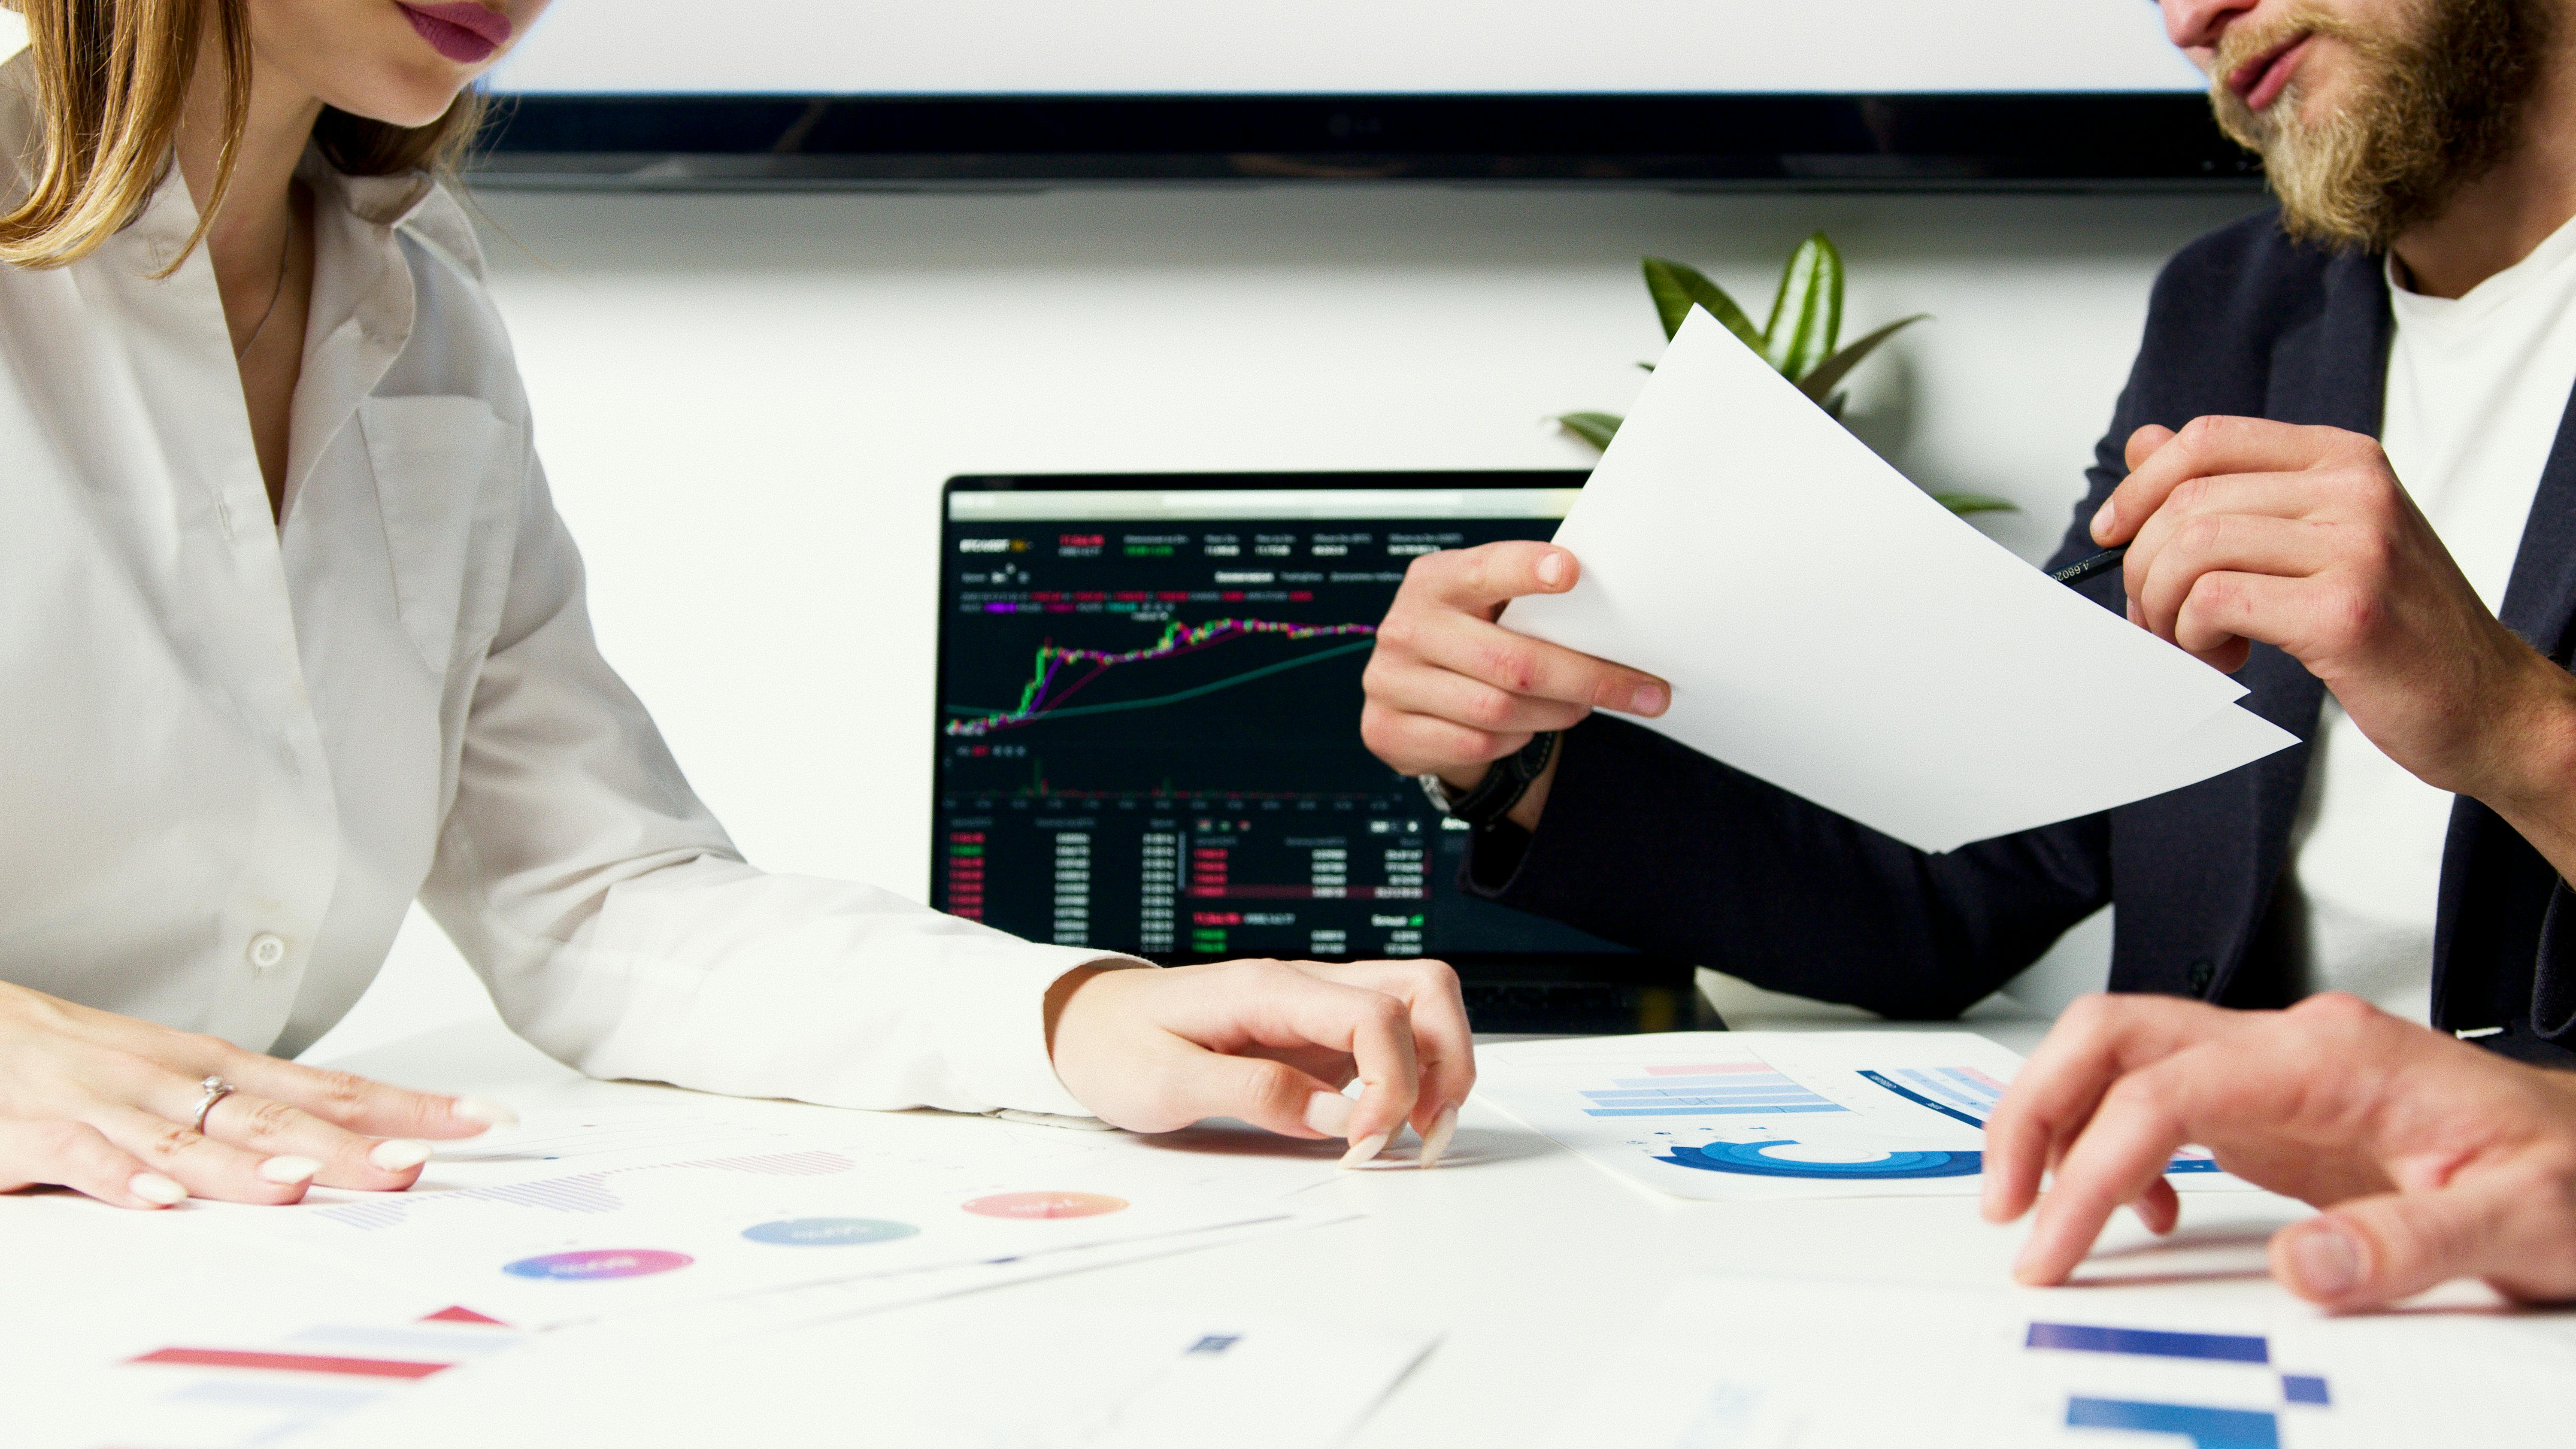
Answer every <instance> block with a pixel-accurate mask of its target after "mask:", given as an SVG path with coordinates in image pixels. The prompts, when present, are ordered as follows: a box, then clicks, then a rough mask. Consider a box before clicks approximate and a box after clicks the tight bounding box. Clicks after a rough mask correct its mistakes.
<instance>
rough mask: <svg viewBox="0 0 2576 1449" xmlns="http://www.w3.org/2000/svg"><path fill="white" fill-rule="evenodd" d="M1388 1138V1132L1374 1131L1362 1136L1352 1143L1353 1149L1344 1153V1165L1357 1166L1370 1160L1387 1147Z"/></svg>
mask: <svg viewBox="0 0 2576 1449" xmlns="http://www.w3.org/2000/svg"><path fill="white" fill-rule="evenodd" d="M1386 1139H1387V1134H1386V1133H1384V1132H1372V1133H1370V1134H1369V1135H1367V1136H1366V1137H1363V1138H1361V1139H1360V1140H1359V1141H1357V1142H1354V1143H1352V1144H1351V1150H1350V1151H1348V1152H1345V1153H1343V1154H1342V1166H1344V1167H1357V1166H1359V1165H1360V1164H1361V1163H1363V1162H1366V1161H1368V1160H1369V1159H1370V1158H1372V1157H1375V1156H1377V1155H1378V1153H1379V1152H1380V1151H1381V1150H1382V1149H1384V1148H1385V1146H1386Z"/></svg>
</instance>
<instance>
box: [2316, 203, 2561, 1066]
mask: <svg viewBox="0 0 2576 1449" xmlns="http://www.w3.org/2000/svg"><path fill="white" fill-rule="evenodd" d="M2388 290H2389V302H2390V304H2391V306H2392V308H2393V309H2394V311H2395V314H2396V331H2395V336H2394V339H2393V340H2392V342H2391V345H2390V348H2389V355H2388V394H2387V400H2386V411H2385V412H2384V414H2383V416H2382V421H2381V425H2380V444H2381V446H2382V447H2384V448H2386V449H2387V451H2388V461H2389V463H2390V464H2391V465H2392V466H2393V467H2394V468H2395V469H2396V472H2397V477H2398V478H2399V480H2400V481H2402V482H2403V483H2404V484H2405V485H2406V491H2407V492H2408V493H2409V494H2411V495H2413V497H2414V499H2415V504H2416V506H2417V507H2419V508H2421V509H2422V510H2423V511H2424V516H2425V517H2426V518H2428V519H2430V520H2431V521H2432V524H2433V528H2434V530H2435V531H2436V532H2438V533H2439V534H2440V535H2441V536H2442V542H2443V544H2444V545H2445V546H2446V547H2448V548H2449V549H2450V551H2451V557H2452V558H2454V559H2456V560H2457V561H2458V562H2459V565H2460V571H2461V572H2462V573H2463V574H2465V575H2467V576H2468V580H2469V585H2470V587H2472V588H2474V589H2476V590H2477V592H2478V597H2479V598H2480V599H2482V600H2484V601H2485V602H2486V606H2487V607H2488V608H2489V609H2494V608H2496V607H2497V606H2498V605H2500V604H2501V603H2503V601H2504V590H2505V584H2506V583H2507V582H2508V580H2510V578H2511V577H2512V574H2513V558H2514V552H2515V550H2516V549H2517V548H2519V547H2520V546H2521V542H2522V525H2523V522H2524V520H2525V519H2526V518H2527V517H2528V516H2529V515H2530V513H2531V500H2532V496H2533V495H2534V494H2535V493H2536V492H2538V491H2539V488H2540V472H2541V468H2542V466H2543V465H2544V464H2546V463H2547V461H2548V458H2549V449H2550V447H2551V445H2552V444H2553V443H2554V442H2555V441H2556V439H2557V436H2558V425H2559V420H2560V418H2561V417H2562V416H2563V415H2564V414H2565V413H2566V411H2567V401H2568V394H2569V391H2570V390H2571V389H2576V222H2570V223H2568V224H2567V225H2565V226H2561V227H2560V228H2559V229H2558V230H2557V231H2556V232H2554V233H2552V234H2551V236H2550V238H2549V239H2548V240H2547V241H2544V242H2542V243H2541V244H2540V245H2539V247H2537V248H2536V249H2534V250H2533V252H2532V253H2531V255H2530V256H2527V257H2525V258H2523V259H2522V260H2521V261H2519V262H2517V263H2515V264H2514V265H2512V266H2510V267H2507V268H2506V269H2505V270H2503V271H2501V272H2498V273H2496V274H2495V275H2494V276H2492V277H2489V278H2487V279H2486V280H2485V281H2483V282H2481V283H2479V284H2478V285H2477V286H2476V287H2475V288H2474V289H2472V290H2471V291H2470V292H2469V294H2468V295H2467V296H2465V297H2460V298H2457V299H2450V298H2443V297H2427V296H2423V295H2421V294H2419V293H2415V292H2410V291H2407V290H2405V289H2404V288H2403V287H2401V286H2400V285H2398V280H2397V275H2396V271H2395V268H2394V267H2393V266H2392V268H2391V270H2390V276H2389V288H2388ZM2453 798H2454V797H2453V796H2451V795H2450V794H2449V793H2448V792H2446V791H2442V790H2436V789H2434V788H2433V787H2432V786H2430V785H2427V784H2425V783H2424V782H2423V781H2421V780H2419V779H2416V778H2415V777H2414V776H2413V775H2410V774H2408V773H2407V772H2406V771H2405V770H2403V769H2401V768H2399V767H2398V765H2397V764H2396V762H2395V761H2392V760H2390V759H2389V758H2388V757H2387V756H2386V755H2384V754H2381V753H2380V751H2379V747H2378V746H2376V745H2374V744H2372V743H2371V742H2370V740H2369V739H2368V738H2367V737H2366V736H2364V735H2363V734H2362V732H2361V730H2360V729H2359V727H2357V726H2355V725H2354V724H2353V722H2352V720H2351V718H2350V717H2349V716H2347V715H2346V714H2345V713H2344V712H2343V707H2342V706H2341V705H2339V704H2337V703H2336V702H2335V699H2334V697H2333V696H2332V695H2328V696H2327V697H2326V703H2325V714H2324V716H2323V718H2321V719H2320V720H2319V721H2318V729H2317V737H2316V744H2315V752H2314V755H2313V757H2312V759H2311V761H2310V764H2309V767H2308V783H2307V794H2306V797H2305V798H2304V800H2303V801H2302V802H2301V804H2300V808H2299V818H2298V824H2297V826H2296V828H2295V829H2294V831H2293V833H2292V835H2291V838H2290V839H2291V852H2292V854H2291V870H2292V873H2293V879H2294V882H2295V884H2296V885H2297V887H2298V891H2299V895H2300V897H2301V900H2302V905H2303V910H2302V912H2301V917H2302V921H2303V924H2304V926H2305V932H2304V935H2305V941H2304V948H2305V955H2306V968H2307V983H2308V986H2309V988H2310V989H2311V990H2314V991H2349V992H2352V993H2353V994H2354V995H2357V996H2360V997H2363V998H2365V999H2367V1000H2370V1001H2373V1002H2376V1003H2378V1004H2379V1005H2380V1006H2381V1007H2383V1008H2385V1009H2387V1010H2389V1011H2393V1012H2395V1013H2397V1014H2399V1015H2401V1016H2405V1017H2409V1018H2411V1019H2413V1020H2416V1021H2424V1020H2426V1019H2428V1018H2429V1016H2430V1015H2431V1005H2432V1001H2431V997H2432V976H2433V904H2434V897H2435V895H2436V894H2437V892H2438V890H2439V887H2440V880H2441V873H2442V844H2443V837H2444V835H2445V833H2446V832H2447V830H2448V828H2449V825H2450V817H2451V803H2452V800H2453ZM2470 1024H2471V1025H2478V1024H2480V1023H2470Z"/></svg>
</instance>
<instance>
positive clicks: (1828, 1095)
mask: <svg viewBox="0 0 2576 1449" xmlns="http://www.w3.org/2000/svg"><path fill="white" fill-rule="evenodd" d="M1476 1064H1477V1068H1478V1075H1477V1081H1476V1093H1477V1095H1478V1096H1481V1097H1483V1098H1484V1099H1485V1100H1486V1101H1488V1102H1491V1103H1492V1104H1494V1105H1495V1106H1497V1107H1500V1108H1502V1109H1503V1110H1504V1111H1506V1112H1509V1113H1511V1114H1512V1115H1513V1116H1515V1117H1518V1118H1519V1119H1521V1120H1522V1121H1523V1122H1526V1123H1528V1124H1529V1125H1530V1126H1532V1127H1535V1128H1537V1129H1538V1130H1539V1131H1541V1132H1543V1133H1545V1134H1547V1135H1548V1136H1549V1137H1552V1138H1554V1139H1556V1140H1557V1141H1558V1142H1560V1143H1563V1144H1564V1145H1565V1146H1567V1147H1570V1148H1572V1149H1573V1150H1574V1151H1576V1152H1578V1153H1581V1154H1582V1155H1583V1157H1584V1159H1585V1160H1587V1161H1589V1162H1591V1163H1592V1164H1593V1165H1594V1166H1596V1167H1599V1168H1601V1169H1602V1170H1604V1171H1606V1172H1609V1173H1611V1174H1612V1175H1614V1176H1616V1177H1619V1178H1622V1179H1624V1180H1626V1181H1628V1182H1630V1183H1633V1184H1635V1185H1637V1186H1639V1187H1643V1188H1647V1189H1649V1190H1651V1191H1654V1192H1659V1193H1668V1194H1671V1195H1672V1196H1674V1197H1689V1198H1705V1199H1715V1200H1720V1201H1726V1200H1743V1199H1779V1198H1819V1197H1974V1196H1976V1194H1977V1192H1978V1191H1979V1189H1980V1187H1981V1186H1982V1185H1983V1178H1982V1177H1981V1176H1980V1174H1982V1173H1983V1172H1984V1170H1985V1151H1984V1149H1985V1140H1986V1133H1985V1120H1986V1117H1987V1115H1988V1112H1989V1111H1990V1109H1991V1108H1992V1107H1993V1105H1994V1103H1995V1102H1996V1101H1997V1100H1998V1099H1999V1098H2000V1097H2002V1095H2003V1090H2004V1088H2005V1087H2006V1086H2008V1085H2010V1084H2011V1082H2012V1079H2013V1077H2014V1075H2015V1074H2016V1073H2018V1072H2019V1071H2020V1070H2021V1058H2020V1057H2019V1056H2018V1055H2016V1054H2014V1053H2013V1052H2011V1051H2009V1050H2007V1049H2005V1048H2003V1047H2000V1046H1997V1045H1996V1044H1995V1043H1993V1042H1991V1041H1988V1040H1986V1039H1985V1038H1984V1037H1981V1036H1977V1035H1975V1034H1974V1033H1971V1032H1963V1031H1859V1032H1853V1031H1842V1032H1783V1031H1676V1032H1661V1033H1655V1034H1650V1035H1644V1036H1619V1037H1601V1038H1596V1039H1590V1040H1575V1041H1552V1042H1513V1043H1508V1044H1506V1045H1502V1046H1490V1047H1486V1048H1485V1049H1484V1050H1482V1051H1480V1052H1478V1053H1477V1054H1476ZM2217 1166H2218V1165H2217V1163H2216V1162H2214V1161H2212V1160H2211V1158H2210V1156H2209V1154H2207V1153H2205V1152H2201V1151H2198V1150H2196V1149H2193V1150H2186V1151H2185V1152H2184V1153H2183V1154H2182V1155H2180V1156H2178V1157H2176V1158H2175V1159H2174V1165H2173V1171H2171V1172H2170V1173H2168V1174H2167V1176H2166V1180H2167V1181H2169V1182H2171V1183H2172V1184H2173V1185H2174V1186H2175V1187H2176V1188H2177V1189H2180V1190H2182V1191H2186V1192H2189V1191H2195V1190H2197V1191H2212V1190H2215V1191H2230V1192H2244V1191H2249V1190H2251V1185H2250V1184H2248V1183H2246V1182H2244V1181H2242V1180H2241V1179H2238V1178H2235V1177H2231V1176H2229V1175H2228V1174H2226V1173H2223V1172H2220V1171H2218V1170H2217Z"/></svg>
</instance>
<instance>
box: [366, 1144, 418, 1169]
mask: <svg viewBox="0 0 2576 1449" xmlns="http://www.w3.org/2000/svg"><path fill="white" fill-rule="evenodd" d="M428 1160H429V1144H428V1143H426V1142H414V1141H411V1140H410V1139H408V1138H403V1137H395V1138H391V1139H389V1140H387V1141H383V1142H379V1143H377V1144H376V1145H375V1146H374V1147H373V1148H372V1149H370V1150H369V1151H368V1153H367V1163H368V1165H369V1166H371V1167H374V1168H375V1169H377V1170H378V1171H380V1172H403V1171H406V1170H408V1169H410V1168H414V1167H418V1166H420V1165H421V1164H422V1163H424V1162H427V1161H428Z"/></svg>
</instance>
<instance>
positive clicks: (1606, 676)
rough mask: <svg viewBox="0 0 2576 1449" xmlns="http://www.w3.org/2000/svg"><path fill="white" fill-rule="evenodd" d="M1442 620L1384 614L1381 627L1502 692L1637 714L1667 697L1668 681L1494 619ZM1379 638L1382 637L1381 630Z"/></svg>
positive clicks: (1432, 659)
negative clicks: (1408, 621)
mask: <svg viewBox="0 0 2576 1449" xmlns="http://www.w3.org/2000/svg"><path fill="white" fill-rule="evenodd" d="M1442 624H1443V627H1440V628H1432V629H1419V630H1407V629H1404V628H1402V627H1401V626H1400V625H1399V624H1398V623H1397V621H1396V620H1395V619H1393V618H1392V617H1390V618H1389V620H1388V623H1387V626H1386V627H1390V628H1396V629H1397V630H1398V635H1397V638H1398V641H1399V642H1400V643H1401V644H1402V645H1404V646H1406V647H1408V648H1409V650H1410V652H1411V653H1412V654H1413V655H1414V656H1415V657H1416V658H1418V659H1420V660H1422V661H1424V662H1425V663H1429V664H1434V665H1437V666H1439V667H1440V668H1442V669H1446V670H1448V671H1450V672H1451V673H1454V674H1463V675H1465V676H1466V677H1467V678H1468V679H1470V680H1473V681H1475V682H1476V683H1479V684H1483V685H1488V686H1491V687H1492V688H1495V689H1499V690H1502V691H1503V692H1505V693H1507V694H1514V695H1523V696H1534V697H1536V698H1539V699H1552V700H1561V701H1563V702H1565V703H1568V704H1576V705H1581V706H1584V707H1585V708H1597V709H1615V710H1623V711H1625V712H1627V713H1629V714H1642V715H1658V714H1661V713H1663V712H1664V709H1665V707H1666V706H1667V705H1669V704H1670V703H1671V702H1672V697H1673V692H1672V686H1671V685H1668V684H1666V683H1664V681H1662V680H1661V679H1658V678H1656V677H1655V676H1654V675H1651V674H1648V673H1646V672H1644V671H1643V670H1637V669H1630V668H1629V667H1627V666H1626V665H1624V664H1613V663H1611V662H1609V661H1608V660H1605V659H1595V658H1593V657H1592V656H1591V655H1589V654H1584V653H1580V652H1578V651H1576V650H1572V649H1568V648H1566V647H1564V646H1563V645H1559V644H1550V643H1548V642H1546V641H1545V640H1542V639H1533V638H1531V637H1529V636H1528V635H1526V634H1515V633H1513V632H1512V631H1511V630H1509V629H1506V628H1504V627H1503V626H1502V625H1500V624H1488V623H1485V622H1483V621H1481V620H1477V619H1462V618H1458V617H1456V616H1451V617H1449V618H1447V619H1445V620H1443V621H1442ZM1379 638H1380V640H1381V642H1382V643H1383V642H1384V640H1385V635H1384V634H1383V633H1381V634H1380V636H1379ZM1468 723H1471V724H1472V723H1476V721H1473V720H1470V721H1468Z"/></svg>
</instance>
